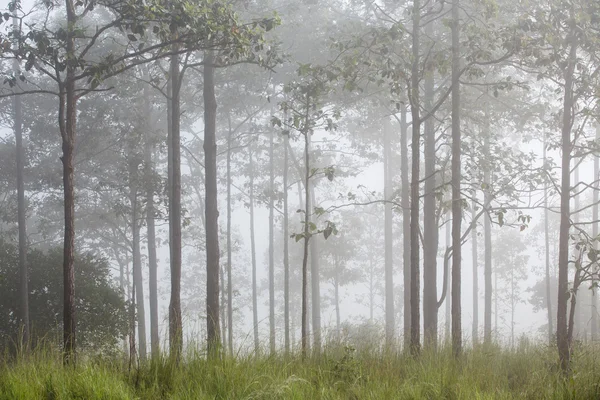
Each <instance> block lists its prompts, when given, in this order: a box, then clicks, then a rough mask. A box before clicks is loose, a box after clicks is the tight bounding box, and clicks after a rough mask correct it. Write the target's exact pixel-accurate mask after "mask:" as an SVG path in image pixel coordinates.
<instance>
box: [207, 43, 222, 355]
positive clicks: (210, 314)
mask: <svg viewBox="0 0 600 400" xmlns="http://www.w3.org/2000/svg"><path fill="white" fill-rule="evenodd" d="M204 61H205V64H204V86H203V92H204V159H205V169H204V173H205V182H204V185H205V192H204V193H205V195H206V209H205V215H206V332H207V335H208V337H207V340H208V353H209V354H211V355H216V352H217V351H218V346H219V228H218V218H219V210H218V203H217V142H216V137H215V135H216V118H217V100H216V98H215V80H214V75H215V68H214V66H213V61H214V55H213V53H212V52H211V51H209V52H207V53H206V56H205V58H204Z"/></svg>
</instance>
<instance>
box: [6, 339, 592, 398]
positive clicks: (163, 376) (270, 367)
mask: <svg viewBox="0 0 600 400" xmlns="http://www.w3.org/2000/svg"><path fill="white" fill-rule="evenodd" d="M555 353H556V352H555V350H554V349H553V348H548V347H543V346H527V345H524V346H522V347H520V348H518V349H516V350H513V351H509V350H503V349H500V348H498V347H487V348H486V347H477V348H476V349H474V350H468V351H467V352H466V353H465V354H464V356H463V357H462V358H461V359H459V360H456V359H454V358H453V357H452V354H451V352H450V351H449V349H448V348H447V347H444V348H441V349H440V350H438V352H435V353H434V352H425V353H423V354H422V356H421V357H420V358H418V359H413V358H411V357H408V356H404V355H402V354H390V353H384V352H380V351H376V350H370V351H368V352H367V351H362V350H361V351H356V350H353V349H351V348H348V347H334V348H328V349H327V350H326V352H325V353H324V354H323V355H321V357H319V358H318V359H317V358H313V359H309V360H306V361H304V362H302V361H301V360H300V358H299V357H296V356H289V357H284V356H281V357H258V358H257V357H242V358H239V357H238V358H237V359H233V358H228V357H223V358H222V359H220V360H206V359H205V358H204V357H203V356H202V354H199V353H197V352H189V353H188V354H187V355H186V356H185V357H184V358H183V360H182V361H181V362H180V363H179V364H178V365H176V364H175V363H173V362H171V361H170V360H169V359H168V358H157V359H154V360H152V361H150V362H148V363H145V364H142V365H140V366H138V367H136V368H133V369H129V368H128V367H127V363H125V362H124V361H123V360H121V359H118V358H115V359H93V358H90V359H85V360H84V359H80V360H79V362H78V364H77V365H76V366H75V367H63V366H62V362H61V357H60V354H59V353H57V352H56V351H36V352H35V353H34V354H32V355H30V356H28V357H19V358H17V359H15V358H14V357H13V358H12V359H10V360H9V359H6V360H5V361H4V362H2V364H0V400H9V399H10V400H13V399H23V400H30V399H90V400H94V399H107V400H113V399H115V400H119V399H148V400H151V399H161V400H162V399H298V400H300V399H302V400H304V399H600V359H599V358H598V357H597V355H599V354H600V349H596V348H595V347H592V346H584V347H582V348H580V349H579V350H578V351H577V353H576V354H575V355H574V357H573V365H572V374H571V375H570V376H569V377H567V378H565V377H564V376H563V375H562V374H561V373H560V371H559V370H558V368H557V360H556V356H555Z"/></svg>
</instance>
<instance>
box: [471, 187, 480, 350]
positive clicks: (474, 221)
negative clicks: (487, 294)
mask: <svg viewBox="0 0 600 400" xmlns="http://www.w3.org/2000/svg"><path fill="white" fill-rule="evenodd" d="M476 196H477V192H476V191H475V189H473V202H472V204H471V216H472V222H471V223H472V224H474V226H473V229H472V230H471V260H472V263H473V331H472V336H473V345H476V344H477V343H479V273H478V269H479V268H478V267H479V265H478V261H477V211H476V210H475V206H476V202H475V197H476Z"/></svg>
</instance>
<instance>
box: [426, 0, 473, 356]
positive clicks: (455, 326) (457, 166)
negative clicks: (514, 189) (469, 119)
mask: <svg viewBox="0 0 600 400" xmlns="http://www.w3.org/2000/svg"><path fill="white" fill-rule="evenodd" d="M459 8H460V0H452V351H453V353H454V355H455V356H459V355H460V354H461V353H462V326H461V322H462V318H461V313H462V308H461V298H460V297H461V257H462V251H461V250H462V243H461V222H462V197H461V190H460V183H461V154H462V149H461V132H460V106H461V104H460V86H459V84H458V80H459V78H460V37H459V35H460V32H459V29H460V25H459V23H460V19H459V18H460V16H459ZM417 240H418V239H417Z"/></svg>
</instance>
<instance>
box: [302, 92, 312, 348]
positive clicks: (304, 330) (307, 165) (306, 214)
mask: <svg viewBox="0 0 600 400" xmlns="http://www.w3.org/2000/svg"><path fill="white" fill-rule="evenodd" d="M307 103H308V96H307ZM307 108H308V107H307ZM309 134H310V132H304V166H305V171H304V173H305V175H304V193H305V194H304V205H305V211H304V254H303V256H302V345H301V346H302V347H301V349H302V350H301V351H302V358H303V359H305V358H306V355H307V353H308V315H307V312H308V304H307V300H308V293H307V291H308V285H307V281H308V241H309V239H310V230H309V210H310V185H309V183H310V139H309V137H308V135H309Z"/></svg>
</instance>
